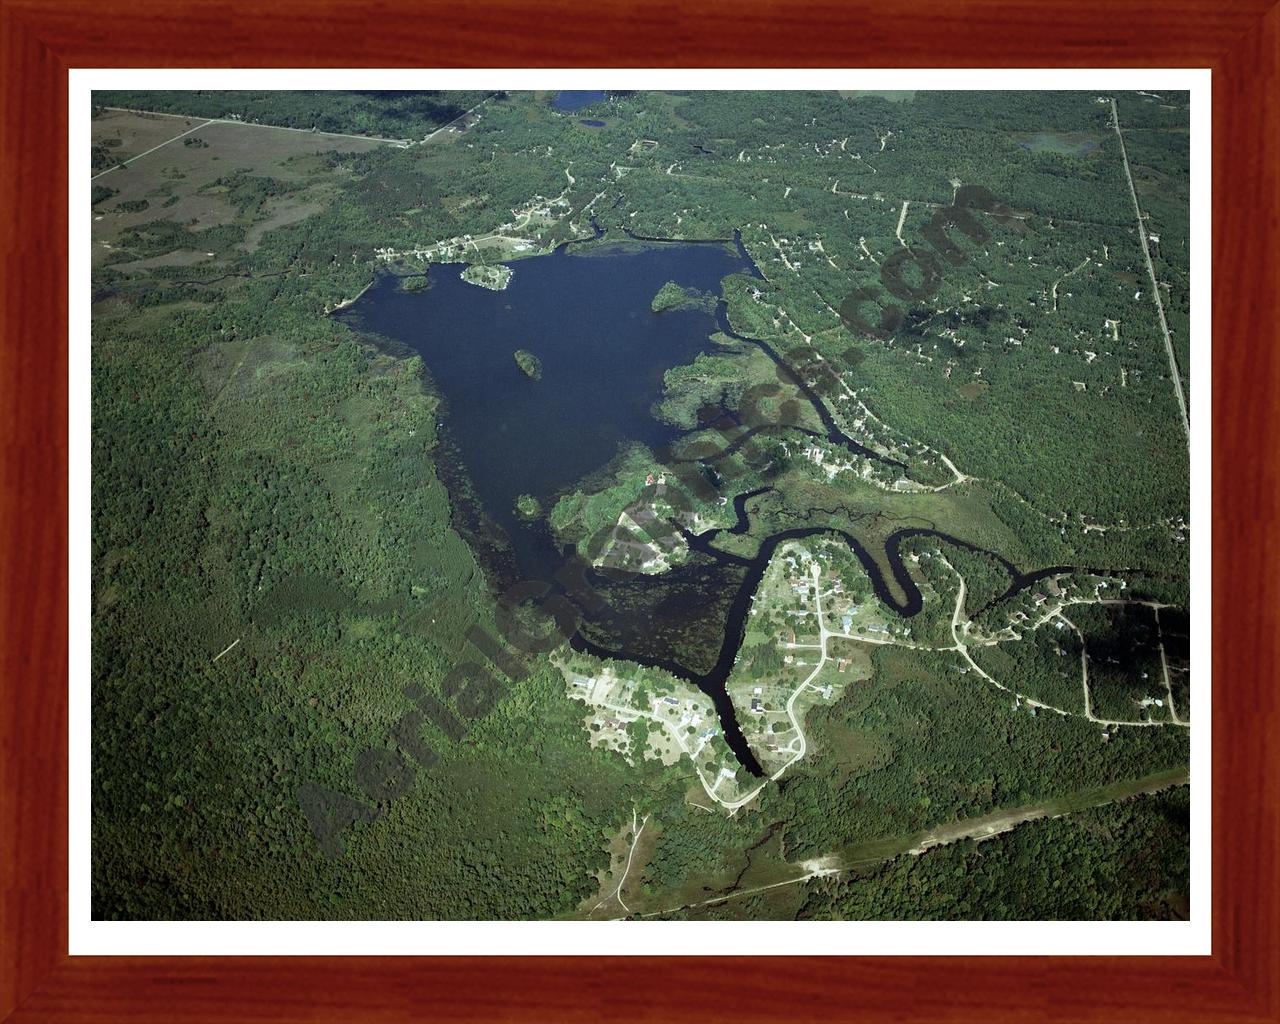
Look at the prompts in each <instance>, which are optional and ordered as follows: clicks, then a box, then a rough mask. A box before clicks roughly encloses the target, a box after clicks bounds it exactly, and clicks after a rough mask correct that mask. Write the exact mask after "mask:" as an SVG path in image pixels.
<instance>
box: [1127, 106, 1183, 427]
mask: <svg viewBox="0 0 1280 1024" xmlns="http://www.w3.org/2000/svg"><path fill="white" fill-rule="evenodd" d="M1111 127H1112V128H1114V129H1115V132H1116V138H1117V139H1119V140H1120V156H1121V158H1122V159H1123V160H1124V176H1125V180H1126V181H1128V182H1129V197H1130V198H1131V199H1132V200H1133V212H1134V215H1135V216H1136V217H1137V218H1138V241H1140V242H1141V243H1142V258H1143V259H1145V260H1146V261H1147V276H1148V277H1150V278H1151V295H1152V297H1153V298H1154V299H1155V302H1156V312H1157V313H1159V314H1160V330H1161V331H1162V332H1163V333H1164V350H1165V352H1166V353H1167V354H1168V356H1169V376H1170V377H1171V378H1172V379H1173V390H1174V393H1175V394H1176V395H1177V397H1178V409H1179V411H1180V412H1181V413H1182V429H1183V431H1184V432H1185V433H1186V435H1187V447H1188V448H1190V447H1191V418H1190V417H1189V416H1188V415H1187V397H1186V395H1185V394H1183V391H1182V375H1181V374H1180V373H1179V372H1178V360H1177V357H1176V356H1175V355H1174V354H1173V339H1172V338H1171V337H1169V324H1168V322H1167V321H1166V320H1165V318H1164V303H1163V302H1161V301H1160V284H1159V282H1158V281H1156V268H1155V266H1154V265H1153V264H1152V262H1151V249H1150V248H1149V247H1148V246H1147V228H1146V225H1144V224H1143V223H1142V207H1141V206H1139V205H1138V192H1137V190H1136V189H1135V188H1134V187H1133V175H1132V174H1131V173H1130V172H1129V154H1128V152H1127V151H1126V150H1125V148H1124V133H1123V132H1121V131H1120V115H1119V113H1117V111H1116V101H1115V100H1114V99H1112V101H1111Z"/></svg>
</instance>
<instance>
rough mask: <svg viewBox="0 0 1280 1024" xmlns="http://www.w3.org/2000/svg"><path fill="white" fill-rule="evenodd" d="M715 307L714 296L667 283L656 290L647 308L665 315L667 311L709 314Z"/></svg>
mask: <svg viewBox="0 0 1280 1024" xmlns="http://www.w3.org/2000/svg"><path fill="white" fill-rule="evenodd" d="M715 306H716V297H715V296H714V295H711V294H710V293H708V292H700V291H698V289H697V288H685V287H684V286H683V285H679V284H676V283H675V282H674V281H668V282H667V283H666V284H664V285H663V286H662V287H661V288H659V289H658V294H657V295H655V296H654V297H653V302H652V303H650V305H649V308H650V309H652V310H653V311H654V312H655V313H665V312H666V311H667V310H669V309H705V310H706V311H707V312H708V313H710V312H712V311H714V310H715Z"/></svg>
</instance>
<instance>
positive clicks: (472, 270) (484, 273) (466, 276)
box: [462, 263, 514, 292]
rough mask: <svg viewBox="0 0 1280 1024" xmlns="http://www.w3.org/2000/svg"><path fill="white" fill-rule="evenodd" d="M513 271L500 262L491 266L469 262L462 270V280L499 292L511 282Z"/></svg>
mask: <svg viewBox="0 0 1280 1024" xmlns="http://www.w3.org/2000/svg"><path fill="white" fill-rule="evenodd" d="M513 273H514V271H513V270H512V269H511V268H510V267H507V266H503V265H502V264H501V263H499V264H497V265H495V266H492V267H481V266H477V265H476V264H474V263H473V264H471V266H469V267H467V269H466V270H464V271H463V272H462V280H464V281H466V282H467V284H474V285H478V286H479V287H481V288H488V289H489V290H490V291H494V292H500V291H502V290H503V289H504V288H506V286H507V285H509V284H510V283H511V275H512V274H513Z"/></svg>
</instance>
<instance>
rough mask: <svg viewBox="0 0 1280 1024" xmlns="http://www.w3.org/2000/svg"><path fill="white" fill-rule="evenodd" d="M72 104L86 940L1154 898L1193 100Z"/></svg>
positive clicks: (1162, 818) (1170, 661)
mask: <svg viewBox="0 0 1280 1024" xmlns="http://www.w3.org/2000/svg"><path fill="white" fill-rule="evenodd" d="M849 77H850V78H851V79H854V80H855V81H854V83H853V84H857V83H856V77H857V76H856V75H853V74H850V76H849ZM553 78H554V76H551V75H548V80H549V81H550V80H552V79H553ZM553 84H554V83H553ZM89 123H90V129H91V166H86V167H85V168H84V171H85V174H86V178H85V191H86V192H91V197H90V198H91V210H90V209H89V208H87V204H86V200H85V199H84V198H81V199H80V200H79V204H80V205H79V210H80V212H79V213H77V212H76V206H75V205H74V204H73V207H72V211H71V216H72V218H73V219H74V218H75V217H77V216H91V217H92V228H91V232H90V234H89V238H90V245H91V255H90V256H89V257H88V259H89V261H90V263H91V272H90V274H91V282H92V298H91V302H92V306H91V309H92V344H91V360H90V374H91V391H92V440H91V472H92V478H91V479H92V483H91V497H92V512H91V516H92V541H91V558H92V561H91V567H90V568H91V578H92V599H91V600H92V626H91V628H92V645H91V653H90V655H89V659H90V662H91V687H92V701H91V716H92V725H91V739H92V750H91V752H90V761H91V771H92V780H91V788H90V794H91V798H92V818H91V831H90V839H91V863H92V880H91V899H92V908H91V909H92V916H93V918H94V919H96V920H100V921H155V920H165V921H174V920H183V921H210V920H216V921H263V920H305V921H317V920H339V921H357V920H396V921H439V920H459V919H466V920H480V921H521V920H539V921H549V920H556V921H579V922H587V921H612V920H650V921H716V920H719V921H725V920H731V921H817V920H825V921H941V920H947V921H979V920H1009V921H1048V920H1061V921H1075V920H1087V921H1132V920H1147V921H1179V920H1185V919H1187V918H1188V917H1189V915H1190V905H1191V881H1190V874H1191V872H1190V849H1191V826H1190V821H1191V799H1192V797H1191V786H1190V760H1191V757H1190V750H1191V722H1192V714H1193V708H1192V702H1191V677H1190V660H1191V659H1190V648H1191V645H1190V640H1189V636H1190V633H1191V627H1190V612H1191V598H1190V591H1191V546H1192V534H1191V523H1190V518H1191V516H1190V501H1191V493H1190V460H1189V449H1190V438H1191V421H1190V410H1191V397H1192V393H1191V392H1192V381H1191V379H1190V376H1189V371H1190V366H1191V356H1190V353H1191V344H1190V342H1191V323H1190V304H1191V303H1190V295H1191V271H1190V267H1191V252H1190V242H1189V234H1190V221H1191V214H1190V206H1191V204H1190V195H1191V190H1190V161H1191V146H1190V142H1191V121H1190V95H1189V93H1187V92H1161V93H1156V92H1137V91H1132V92H1110V91H1108V92H1098V91H1017V92H1013V91H1000V92H995V91H966V90H956V91H909V90H847V91H834V90H833V91H796V90H769V91H733V90H714V91H626V90H601V91H554V90H549V91H504V90H488V91H398V92H390V91H332V90H331V91H323V92H319V91H317V92H306V91H265V90H264V91H244V90H242V91H211V90H183V91H154V90H151V91H101V90H99V91H95V92H94V93H93V98H92V114H91V119H90V122H89ZM81 159H84V158H83V157H82V158H81ZM80 253H81V256H82V257H83V256H84V252H83V247H82V248H81V250H80ZM1200 539H1201V540H1204V539H1205V538H1200ZM1197 599H1198V600H1207V597H1204V596H1198V598H1197ZM1197 659H1199V654H1197ZM1197 666H1199V661H1198V660H1197ZM1203 681H1204V680H1202V682H1203ZM1205 699H1207V698H1205ZM1197 700H1198V701H1202V698H1201V697H1200V695H1199V693H1197ZM1202 710H1203V711H1204V713H1205V714H1207V713H1208V712H1207V706H1204V705H1202ZM1206 721H1207V720H1206ZM1197 765H1199V762H1198V761H1197ZM1200 784H1201V783H1200V782H1198V783H1197V785H1200ZM1202 795H1203V796H1204V797H1206V798H1207V793H1203V791H1202V790H1199V789H1198V790H1197V799H1201V798H1202ZM584 927H585V926H584ZM618 927H619V928H622V929H624V930H626V926H623V925H619V926H618ZM713 930H714V929H710V930H707V931H706V932H705V934H708V935H710V933H711V931H713ZM588 931H590V932H591V934H593V935H594V934H596V933H598V932H600V931H601V930H600V929H588ZM639 931H640V932H643V931H644V929H639ZM635 932H636V930H634V929H632V930H630V933H631V934H635ZM698 934H700V935H701V934H704V932H699V933H698ZM707 951H708V952H714V949H711V948H708V950H707Z"/></svg>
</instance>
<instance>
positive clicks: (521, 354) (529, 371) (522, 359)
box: [515, 348, 542, 380]
mask: <svg viewBox="0 0 1280 1024" xmlns="http://www.w3.org/2000/svg"><path fill="white" fill-rule="evenodd" d="M515 356H516V365H517V366H518V367H520V370H521V371H522V372H523V373H524V375H525V376H526V377H528V378H529V379H530V380H542V360H541V359H539V358H538V357H537V356H535V355H534V354H533V353H532V352H526V351H525V350H524V349H522V348H518V349H516V352H515Z"/></svg>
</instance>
